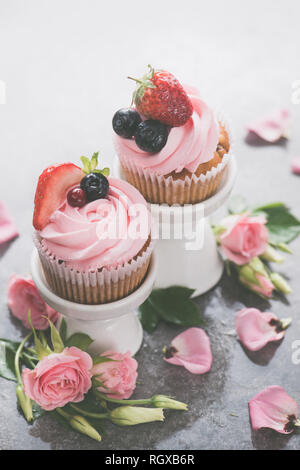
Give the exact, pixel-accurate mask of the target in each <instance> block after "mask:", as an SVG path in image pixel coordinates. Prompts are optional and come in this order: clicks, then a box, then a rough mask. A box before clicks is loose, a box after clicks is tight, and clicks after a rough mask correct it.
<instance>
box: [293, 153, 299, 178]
mask: <svg viewBox="0 0 300 470" xmlns="http://www.w3.org/2000/svg"><path fill="white" fill-rule="evenodd" d="M291 169H292V172H293V173H295V174H296V175H300V157H294V158H293V159H292V162H291Z"/></svg>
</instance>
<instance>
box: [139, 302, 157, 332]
mask: <svg viewBox="0 0 300 470" xmlns="http://www.w3.org/2000/svg"><path fill="white" fill-rule="evenodd" d="M139 318H140V321H141V324H142V326H143V328H144V330H146V331H147V332H148V333H150V334H151V333H153V331H154V330H155V328H156V327H157V325H158V322H159V318H158V315H157V313H156V310H155V308H154V307H153V306H152V304H151V302H149V300H145V302H144V303H143V304H142V305H140V306H139Z"/></svg>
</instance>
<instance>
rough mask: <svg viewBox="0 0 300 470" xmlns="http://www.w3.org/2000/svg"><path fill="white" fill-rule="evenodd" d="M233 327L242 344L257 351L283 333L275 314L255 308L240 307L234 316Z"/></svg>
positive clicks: (282, 335) (278, 338)
mask: <svg viewBox="0 0 300 470" xmlns="http://www.w3.org/2000/svg"><path fill="white" fill-rule="evenodd" d="M235 329H236V332H237V335H238V337H239V339H240V341H241V342H242V344H243V345H244V346H245V347H246V348H247V349H249V350H250V351H258V350H259V349H262V348H263V347H264V346H265V345H266V344H267V343H269V342H270V341H279V340H280V339H282V338H283V337H284V333H285V331H284V329H283V325H282V324H281V321H280V320H279V318H277V317H276V315H274V314H273V313H269V312H261V311H260V310H258V309H256V308H244V309H242V310H241V311H240V312H239V313H238V314H237V315H236V317H235Z"/></svg>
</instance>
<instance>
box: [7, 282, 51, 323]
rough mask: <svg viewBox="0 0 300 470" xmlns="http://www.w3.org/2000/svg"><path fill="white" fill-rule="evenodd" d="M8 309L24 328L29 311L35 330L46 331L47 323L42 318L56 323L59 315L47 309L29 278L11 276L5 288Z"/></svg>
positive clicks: (47, 306) (49, 308)
mask: <svg viewBox="0 0 300 470" xmlns="http://www.w3.org/2000/svg"><path fill="white" fill-rule="evenodd" d="M7 298H8V307H9V309H10V311H11V313H12V314H13V315H14V316H15V317H16V318H18V319H19V320H21V322H22V323H23V325H24V326H25V327H26V328H29V329H30V325H29V323H28V310H29V309H30V311H31V321H32V324H33V326H34V328H36V329H37V330H46V329H47V328H48V327H49V323H48V321H47V319H46V318H44V316H46V317H48V318H49V319H50V320H51V321H52V322H53V323H54V322H56V320H57V318H58V316H59V313H57V312H56V311H55V310H53V308H51V307H49V305H47V304H46V302H45V301H44V300H43V299H42V297H41V296H40V294H39V291H38V290H37V288H36V286H35V284H34V282H33V280H32V279H31V277H29V276H28V277H22V276H19V275H17V274H13V275H12V276H11V277H10V279H9V281H8V286H7Z"/></svg>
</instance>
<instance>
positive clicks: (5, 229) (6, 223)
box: [0, 201, 19, 243]
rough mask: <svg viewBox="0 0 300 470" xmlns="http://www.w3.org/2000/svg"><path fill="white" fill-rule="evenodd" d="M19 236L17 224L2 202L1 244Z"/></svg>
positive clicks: (0, 202)
mask: <svg viewBox="0 0 300 470" xmlns="http://www.w3.org/2000/svg"><path fill="white" fill-rule="evenodd" d="M18 235H19V232H18V229H17V227H16V224H15V222H14V220H13V218H12V217H11V215H10V213H9V211H8V209H7V207H6V205H5V204H4V202H2V201H0V243H5V242H8V241H9V240H12V239H13V238H15V237H17V236H18Z"/></svg>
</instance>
